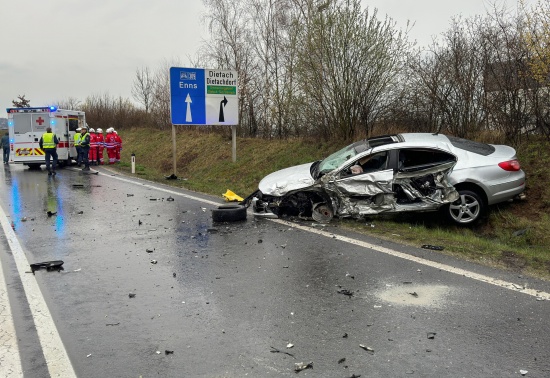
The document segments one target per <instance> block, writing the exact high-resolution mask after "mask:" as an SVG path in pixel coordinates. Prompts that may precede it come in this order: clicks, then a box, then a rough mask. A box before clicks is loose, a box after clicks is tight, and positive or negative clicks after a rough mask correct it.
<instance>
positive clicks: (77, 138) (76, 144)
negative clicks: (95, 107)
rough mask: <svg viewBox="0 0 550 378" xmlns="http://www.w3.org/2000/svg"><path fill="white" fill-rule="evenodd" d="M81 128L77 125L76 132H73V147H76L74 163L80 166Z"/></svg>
mask: <svg viewBox="0 0 550 378" xmlns="http://www.w3.org/2000/svg"><path fill="white" fill-rule="evenodd" d="M81 130H82V128H81V127H79V128H78V129H76V133H75V134H74V147H75V148H76V164H77V165H78V166H79V167H80V165H81V164H82V160H81V158H82V156H81V154H82V151H81V150H80V136H81V134H80V131H81Z"/></svg>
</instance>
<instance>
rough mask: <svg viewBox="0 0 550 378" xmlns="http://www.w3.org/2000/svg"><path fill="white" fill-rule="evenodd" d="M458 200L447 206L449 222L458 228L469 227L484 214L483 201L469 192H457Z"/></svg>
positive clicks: (472, 192)
mask: <svg viewBox="0 0 550 378" xmlns="http://www.w3.org/2000/svg"><path fill="white" fill-rule="evenodd" d="M458 194H459V196H460V198H459V199H458V200H456V201H455V202H453V203H451V204H449V206H447V216H448V218H449V220H450V221H451V222H453V223H455V224H457V225H460V226H470V225H473V224H475V223H477V222H478V221H479V219H480V218H481V217H482V215H483V214H484V213H485V210H486V209H485V208H486V206H485V201H484V200H483V198H482V197H481V196H480V195H479V194H477V193H476V192H474V191H471V190H459V191H458Z"/></svg>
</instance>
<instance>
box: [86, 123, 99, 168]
mask: <svg viewBox="0 0 550 378" xmlns="http://www.w3.org/2000/svg"><path fill="white" fill-rule="evenodd" d="M88 160H89V161H90V165H97V135H96V133H95V129H94V128H91V129H90V152H88Z"/></svg>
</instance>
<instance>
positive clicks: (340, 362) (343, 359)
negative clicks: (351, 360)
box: [338, 357, 346, 364]
mask: <svg viewBox="0 0 550 378" xmlns="http://www.w3.org/2000/svg"><path fill="white" fill-rule="evenodd" d="M344 362H346V358H345V357H344V358H340V359H339V360H338V363H339V364H343V363H344Z"/></svg>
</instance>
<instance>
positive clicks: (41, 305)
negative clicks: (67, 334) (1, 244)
mask: <svg viewBox="0 0 550 378" xmlns="http://www.w3.org/2000/svg"><path fill="white" fill-rule="evenodd" d="M0 223H1V224H2V228H3V229H4V234H5V235H6V238H7V240H8V243H9V246H10V249H11V251H12V254H13V258H14V260H15V265H16V266H17V271H18V272H19V276H20V277H21V282H22V283H23V289H24V290H25V295H26V297H27V301H28V302H29V307H30V310H31V313H32V317H33V320H34V324H35V327H36V332H37V334H38V339H39V341H40V345H41V347H42V352H43V353H44V357H45V359H46V365H47V366H48V371H49V373H50V376H51V377H67V378H72V377H76V373H75V372H74V369H73V365H72V364H71V361H70V360H69V356H68V355H67V351H66V350H65V347H64V346H63V342H62V341H61V337H60V336H59V332H58V331H57V327H56V326H55V323H54V322H53V319H52V316H51V314H50V311H49V310H48V306H47V305H46V301H45V300H44V296H43V295H42V292H41V291H40V287H39V286H38V283H37V282H36V278H35V276H34V275H33V274H29V273H26V271H28V270H29V269H30V264H29V261H28V260H27V257H26V256H25V252H24V251H23V248H22V247H21V245H20V244H19V241H18V240H17V237H16V236H15V232H14V231H13V230H12V228H11V224H10V222H9V220H8V218H7V216H6V214H5V213H4V210H3V209H2V208H1V207H0Z"/></svg>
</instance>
